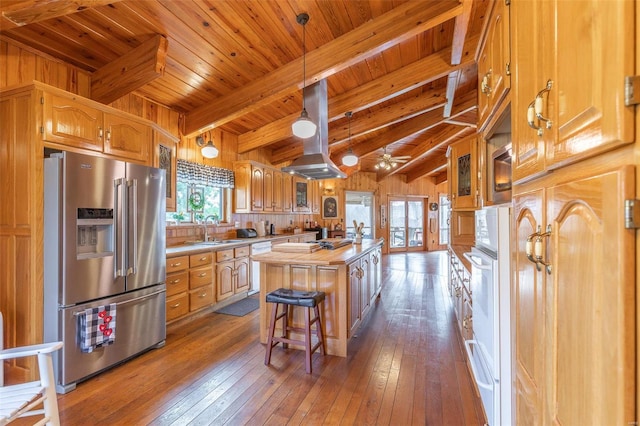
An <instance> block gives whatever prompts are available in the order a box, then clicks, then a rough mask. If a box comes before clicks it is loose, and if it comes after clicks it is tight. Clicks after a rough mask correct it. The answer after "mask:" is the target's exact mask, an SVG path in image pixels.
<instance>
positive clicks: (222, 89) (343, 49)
mask: <svg viewBox="0 0 640 426" xmlns="http://www.w3.org/2000/svg"><path fill="white" fill-rule="evenodd" d="M491 1H492V0H462V1H460V2H458V1H456V0H428V1H426V0H411V1H406V0H360V1H358V0H345V1H338V0H157V1H152V0H146V1H140V0H123V1H113V0H111V1H105V0H76V1H71V0H48V1H36V0H31V1H26V0H18V1H16V0H2V2H1V3H0V11H1V12H2V19H1V20H0V37H2V38H3V39H4V40H7V41H9V42H13V43H18V44H20V45H22V46H28V47H30V48H33V49H36V50H38V51H41V52H43V53H45V54H47V55H50V56H52V57H55V58H58V59H60V60H63V61H65V62H66V63H69V64H72V65H74V66H76V67H79V68H81V69H83V70H86V71H89V72H91V73H93V76H92V98H94V99H96V100H99V101H101V102H104V103H109V102H112V101H113V100H115V99H117V97H119V96H123V95H124V94H126V93H129V92H134V93H136V94H139V95H141V96H144V97H146V98H148V99H151V100H152V101H155V102H157V103H160V104H162V105H166V106H168V107H170V108H172V109H174V110H176V111H179V112H181V113H183V114H184V123H183V132H184V134H186V135H192V136H193V135H196V134H198V133H201V132H203V131H206V130H208V129H211V128H213V127H216V128H221V129H223V130H224V131H226V132H230V133H233V134H236V135H238V141H239V142H238V148H239V152H240V153H245V152H249V151H251V150H254V149H258V148H264V149H265V150H266V152H270V153H271V162H272V163H273V164H274V165H283V164H285V163H287V162H289V161H291V160H293V159H295V158H297V157H298V156H300V155H301V154H302V142H301V140H299V139H297V138H296V137H294V136H293V135H292V133H291V123H292V122H293V121H294V120H295V119H296V118H297V117H298V116H299V115H300V111H301V109H302V88H303V85H304V84H307V85H309V84H312V83H313V82H314V81H318V80H320V79H326V80H327V86H328V103H329V105H328V117H329V148H330V152H331V157H332V159H333V160H334V161H335V162H336V164H341V162H340V159H341V157H342V156H343V155H344V154H345V153H346V151H347V149H348V148H349V146H351V148H352V150H353V151H354V152H355V153H356V155H358V157H360V161H359V163H358V164H357V165H356V166H354V167H351V168H347V167H343V168H344V170H345V171H346V172H347V173H348V174H350V173H353V172H354V171H357V170H364V171H375V169H374V166H375V163H376V159H377V158H378V156H380V155H381V154H382V153H383V150H384V148H385V147H386V149H387V152H388V153H390V154H392V155H394V156H403V155H408V156H410V157H411V159H410V161H408V162H407V163H405V164H403V165H401V167H399V168H396V169H393V170H391V171H379V172H378V178H379V179H382V178H384V177H385V176H387V175H388V174H390V173H403V174H406V175H407V180H408V181H411V180H414V179H417V178H419V177H422V176H438V175H440V176H442V174H443V173H444V172H445V166H446V158H445V152H446V149H447V146H448V145H449V144H450V143H452V142H454V141H456V140H459V139H461V138H464V137H466V136H469V135H472V134H473V133H474V132H475V125H476V115H477V114H476V111H477V93H476V86H477V67H476V59H477V56H478V46H479V43H480V41H481V38H482V34H483V30H484V27H485V21H486V16H487V14H488V11H489V10H488V9H489V8H490V7H491ZM302 12H306V13H308V14H309V16H310V19H309V22H308V23H307V25H306V27H305V28H304V29H305V30H306V33H305V43H304V45H305V47H306V56H305V57H304V70H305V73H304V74H305V75H306V82H305V81H303V27H302V26H301V25H299V24H298V23H297V22H296V16H297V15H298V14H299V13H302ZM114 96H115V98H113V97H114ZM347 111H352V112H353V115H352V118H351V123H350V126H349V120H348V119H347V118H346V116H345V113H346V112H347ZM349 127H350V132H351V137H350V138H349Z"/></svg>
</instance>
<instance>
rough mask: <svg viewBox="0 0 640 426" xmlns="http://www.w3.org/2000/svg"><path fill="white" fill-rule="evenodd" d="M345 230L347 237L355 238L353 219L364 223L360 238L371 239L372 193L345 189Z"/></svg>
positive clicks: (372, 236)
mask: <svg viewBox="0 0 640 426" xmlns="http://www.w3.org/2000/svg"><path fill="white" fill-rule="evenodd" d="M345 217H346V220H347V223H346V224H345V225H346V226H345V228H344V229H345V231H346V232H347V234H346V237H347V238H355V237H356V231H355V228H354V226H353V221H354V220H355V221H356V223H358V224H360V223H363V224H364V228H363V229H364V232H363V235H362V238H364V239H373V238H375V236H374V235H373V193H371V192H357V191H345Z"/></svg>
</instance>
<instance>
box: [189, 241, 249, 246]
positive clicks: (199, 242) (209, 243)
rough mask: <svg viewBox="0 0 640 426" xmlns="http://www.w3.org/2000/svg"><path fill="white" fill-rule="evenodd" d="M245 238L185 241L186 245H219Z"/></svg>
mask: <svg viewBox="0 0 640 426" xmlns="http://www.w3.org/2000/svg"><path fill="white" fill-rule="evenodd" d="M241 242H243V240H215V241H202V240H192V241H185V242H184V244H185V245H189V246H218V245H220V244H232V243H241Z"/></svg>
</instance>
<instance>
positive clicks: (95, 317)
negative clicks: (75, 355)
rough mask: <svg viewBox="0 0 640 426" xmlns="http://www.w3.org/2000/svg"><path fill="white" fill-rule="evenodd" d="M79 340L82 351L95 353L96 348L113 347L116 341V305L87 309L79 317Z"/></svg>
mask: <svg viewBox="0 0 640 426" xmlns="http://www.w3.org/2000/svg"><path fill="white" fill-rule="evenodd" d="M79 319H80V320H79V323H78V328H77V330H78V340H79V341H80V350H81V351H82V352H85V353H89V352H93V350H94V349H95V348H99V347H102V346H107V345H111V344H113V343H114V342H115V340H116V304H115V303H111V304H110V305H106V306H98V307H97V308H88V309H85V310H84V312H82V313H81V314H80V315H79Z"/></svg>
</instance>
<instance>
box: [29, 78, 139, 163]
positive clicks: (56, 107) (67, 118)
mask: <svg viewBox="0 0 640 426" xmlns="http://www.w3.org/2000/svg"><path fill="white" fill-rule="evenodd" d="M42 104H43V127H42V135H43V139H44V140H45V141H46V142H50V143H53V144H59V145H62V146H70V147H73V148H80V149H86V150H90V151H94V152H102V153H105V154H108V155H112V156H115V157H119V158H123V159H127V160H134V161H137V162H140V163H143V164H149V163H150V161H149V160H150V157H149V155H150V149H151V125H150V124H149V123H146V122H144V121H143V120H141V119H139V118H138V117H133V116H131V117H128V116H127V115H126V114H124V113H121V112H117V111H115V110H113V111H112V110H111V109H109V108H108V107H106V106H103V105H99V104H97V103H95V102H93V101H90V100H88V99H84V98H81V97H79V96H75V95H72V94H67V93H66V92H63V91H60V90H56V89H53V88H52V89H49V90H46V91H44V92H43V95H42Z"/></svg>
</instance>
